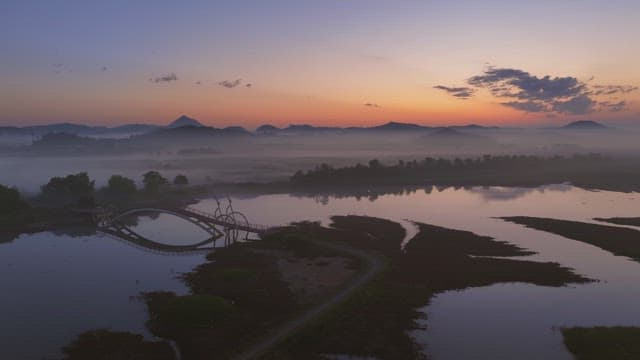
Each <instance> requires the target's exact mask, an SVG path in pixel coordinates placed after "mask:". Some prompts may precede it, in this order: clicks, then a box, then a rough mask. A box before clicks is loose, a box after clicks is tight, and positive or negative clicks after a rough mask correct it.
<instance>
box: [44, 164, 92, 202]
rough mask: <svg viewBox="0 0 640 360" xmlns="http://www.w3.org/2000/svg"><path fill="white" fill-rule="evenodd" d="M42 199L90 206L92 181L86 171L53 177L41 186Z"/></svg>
mask: <svg viewBox="0 0 640 360" xmlns="http://www.w3.org/2000/svg"><path fill="white" fill-rule="evenodd" d="M41 191H42V200H43V201H45V202H48V203H50V204H54V205H63V206H66V205H80V206H92V205H93V203H94V200H93V192H94V182H93V181H92V180H91V179H89V175H87V173H86V172H81V173H78V174H75V175H67V176H65V177H53V178H51V179H50V180H49V182H48V183H47V184H46V185H43V186H42V187H41Z"/></svg>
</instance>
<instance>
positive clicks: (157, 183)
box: [142, 171, 169, 193]
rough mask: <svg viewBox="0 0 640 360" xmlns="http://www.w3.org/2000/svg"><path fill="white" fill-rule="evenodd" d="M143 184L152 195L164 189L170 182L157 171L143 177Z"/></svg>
mask: <svg viewBox="0 0 640 360" xmlns="http://www.w3.org/2000/svg"><path fill="white" fill-rule="evenodd" d="M142 182H143V183H144V190H145V191H147V192H150V193H157V192H158V191H160V189H161V188H162V187H164V186H166V185H167V184H169V181H168V180H167V179H166V178H164V177H163V176H162V175H160V173H159V172H157V171H149V172H147V173H146V174H144V175H142Z"/></svg>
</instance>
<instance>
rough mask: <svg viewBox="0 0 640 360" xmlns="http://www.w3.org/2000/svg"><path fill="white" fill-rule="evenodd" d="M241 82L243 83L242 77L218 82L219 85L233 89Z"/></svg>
mask: <svg viewBox="0 0 640 360" xmlns="http://www.w3.org/2000/svg"><path fill="white" fill-rule="evenodd" d="M240 84H242V79H236V80H224V81H220V82H219V83H218V85H220V86H222V87H225V88H227V89H233V88H234V87H236V86H239V85H240Z"/></svg>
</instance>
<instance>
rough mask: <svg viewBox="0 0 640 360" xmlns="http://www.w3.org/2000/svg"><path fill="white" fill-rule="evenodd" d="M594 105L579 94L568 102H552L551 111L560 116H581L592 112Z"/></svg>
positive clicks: (586, 96)
mask: <svg viewBox="0 0 640 360" xmlns="http://www.w3.org/2000/svg"><path fill="white" fill-rule="evenodd" d="M596 104H597V102H596V101H594V100H593V99H591V98H590V97H589V96H588V95H585V94H581V95H578V96H575V97H572V98H569V99H568V100H557V101H554V102H553V103H552V106H551V109H552V110H553V111H555V112H557V113H560V114H569V115H582V114H588V113H591V112H594V111H595V105H596Z"/></svg>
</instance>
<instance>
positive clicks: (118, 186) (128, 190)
mask: <svg viewBox="0 0 640 360" xmlns="http://www.w3.org/2000/svg"><path fill="white" fill-rule="evenodd" d="M103 192H104V196H105V197H107V198H110V199H113V200H119V201H127V200H131V199H133V198H134V196H136V193H137V192H138V188H137V187H136V183H135V182H134V181H133V180H132V179H129V178H127V177H124V176H122V175H112V176H111V177H110V178H109V182H108V183H107V186H106V187H105V188H104V189H103Z"/></svg>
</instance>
